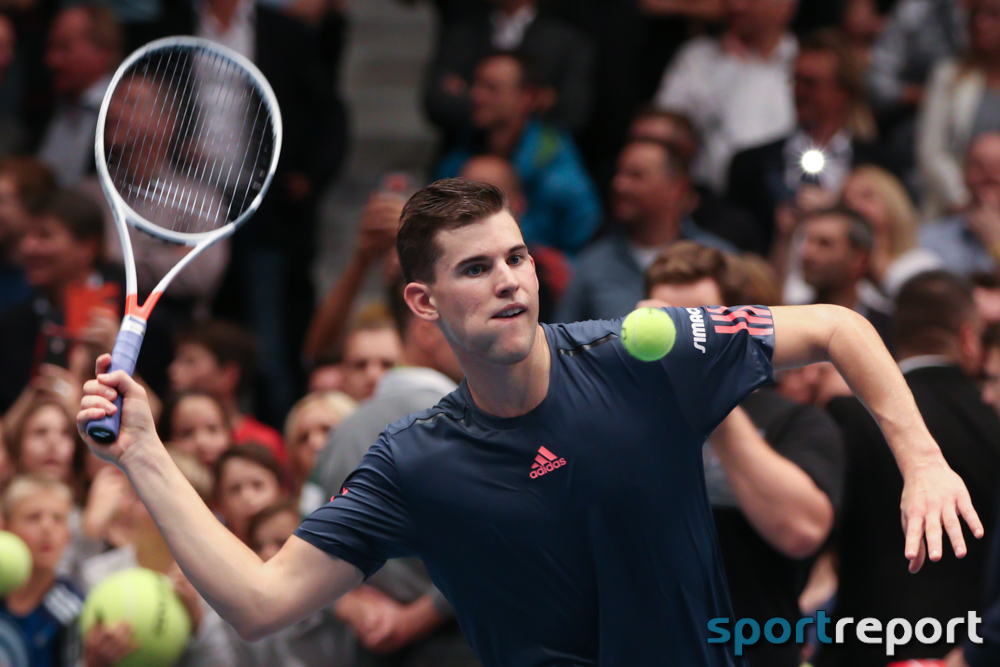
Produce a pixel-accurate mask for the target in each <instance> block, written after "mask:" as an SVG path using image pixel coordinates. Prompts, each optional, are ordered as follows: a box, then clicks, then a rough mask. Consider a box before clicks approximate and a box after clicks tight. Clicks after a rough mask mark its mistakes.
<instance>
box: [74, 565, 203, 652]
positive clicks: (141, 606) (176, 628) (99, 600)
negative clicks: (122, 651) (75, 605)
mask: <svg viewBox="0 0 1000 667" xmlns="http://www.w3.org/2000/svg"><path fill="white" fill-rule="evenodd" d="M98 621H100V622H101V623H103V624H105V625H115V624H117V623H119V622H122V621H124V622H125V623H128V624H129V626H130V627H131V628H132V643H133V644H135V645H136V646H137V647H138V648H137V649H136V650H135V651H133V652H132V653H129V654H128V655H127V656H125V657H124V658H123V659H122V660H121V661H119V662H118V663H117V665H116V667H172V666H173V665H174V663H176V662H177V660H178V659H179V658H180V657H181V654H182V653H184V649H185V648H186V647H187V644H188V640H189V639H190V638H191V618H190V616H188V613H187V610H186V609H185V608H184V605H183V604H182V603H181V601H180V598H178V597H177V594H176V593H175V592H174V585H173V583H171V581H170V579H168V578H167V577H166V576H164V575H162V574H160V573H158V572H153V571H152V570H146V569H143V568H135V569H133V570H125V571H124V572H119V573H117V574H114V575H111V576H110V577H108V578H107V579H105V580H104V581H102V582H101V583H100V584H98V586H97V587H96V588H94V590H93V591H91V592H90V595H88V596H87V599H86V601H85V602H84V603H83V610H82V611H81V612H80V628H81V629H82V630H83V634H84V636H86V635H87V634H88V633H89V632H90V629H91V628H93V627H94V625H95V624H96V623H97V622H98Z"/></svg>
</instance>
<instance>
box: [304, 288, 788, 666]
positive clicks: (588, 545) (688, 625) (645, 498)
mask: <svg viewBox="0 0 1000 667" xmlns="http://www.w3.org/2000/svg"><path fill="white" fill-rule="evenodd" d="M666 310H667V312H668V313H669V314H670V316H671V317H672V318H673V320H674V323H675V324H676V326H677V341H676V343H675V345H674V348H673V350H672V351H671V353H670V354H668V355H667V356H666V357H664V358H663V359H662V360H661V361H658V362H652V363H646V362H642V361H639V360H637V359H634V358H633V357H631V356H630V355H629V354H628V353H627V352H626V351H625V349H624V348H623V347H622V343H621V340H620V337H619V336H620V333H621V320H614V321H590V322H579V323H576V324H566V325H562V324H560V325H543V328H544V331H545V337H546V340H547V342H548V345H549V349H550V350H551V352H552V370H551V377H550V381H549V389H548V393H547V395H546V397H545V399H544V400H543V401H542V402H541V403H540V404H539V405H538V406H537V407H536V408H535V409H534V410H532V411H531V412H529V413H527V414H525V415H522V416H519V417H514V418H510V419H506V418H500V417H495V416H492V415H489V414H486V413H484V412H483V411H482V410H480V409H478V408H477V407H476V405H475V403H474V402H473V400H472V397H471V395H470V393H469V389H468V387H467V386H466V385H465V383H464V382H463V384H462V385H461V386H460V387H459V388H458V389H457V390H456V391H455V392H453V393H451V394H449V395H448V396H446V397H444V398H443V399H442V400H441V402H440V403H439V404H438V405H436V406H435V407H433V408H431V409H430V410H426V411H424V412H421V413H417V414H413V415H409V416H408V417H407V418H406V419H403V420H401V421H398V422H396V423H394V424H392V425H390V426H389V427H388V428H387V429H386V430H385V432H383V433H382V435H381V436H380V437H379V439H378V441H377V442H376V443H375V444H374V445H373V446H372V447H371V449H370V450H369V451H368V453H367V454H366V455H365V457H364V459H363V460H362V462H361V464H360V466H359V467H358V468H357V470H355V471H354V472H353V473H352V474H351V476H350V477H349V478H348V479H347V481H346V482H345V484H344V489H343V491H342V492H341V494H340V495H337V496H335V497H334V498H333V499H332V500H331V501H330V502H329V503H328V504H327V505H326V506H324V507H322V508H320V509H319V510H317V511H316V512H315V513H313V514H312V515H311V516H310V517H308V518H307V519H306V520H305V521H304V522H303V523H302V525H301V526H300V527H299V529H298V530H297V531H296V533H295V534H296V535H298V536H299V537H300V538H302V539H304V540H306V541H307V542H309V543H310V544H313V545H314V546H316V547H318V548H320V549H322V550H324V551H326V552H328V553H330V554H331V555H333V556H336V557H338V558H341V559H343V560H346V561H348V562H349V563H352V564H354V565H355V566H357V567H358V568H359V569H360V570H361V571H362V572H363V573H364V574H365V576H366V577H367V576H370V575H371V574H372V573H374V572H375V571H376V570H378V569H379V567H381V566H382V564H383V563H384V562H385V561H386V559H389V558H395V557H401V556H417V557H419V558H422V559H423V561H424V563H425V565H426V566H427V570H428V572H429V573H430V575H431V578H432V579H433V581H434V583H435V584H436V585H437V587H438V588H439V589H440V590H441V591H442V592H443V593H444V594H445V596H447V598H448V599H449V600H450V601H451V603H452V604H453V605H454V607H455V613H456V615H457V617H458V621H459V623H460V625H461V627H462V630H463V632H464V633H465V636H466V637H467V638H468V640H469V642H470V643H471V644H472V647H473V649H474V650H475V651H476V653H477V654H478V655H479V657H480V659H481V660H482V662H483V663H484V664H485V665H487V666H488V667H500V666H503V667H542V666H547V667H556V666H558V667H570V666H573V667H575V666H583V665H602V666H614V665H626V666H628V667H645V666H650V667H652V666H654V665H655V666H657V667H661V666H662V665H665V664H671V665H683V666H684V667H694V666H698V665H712V666H716V665H735V664H744V663H743V662H742V659H738V658H736V657H735V656H734V655H733V652H732V646H731V645H728V644H725V645H723V644H708V642H707V623H708V620H709V619H710V618H713V617H717V616H722V617H732V613H731V609H730V604H729V595H728V593H727V590H726V581H725V574H724V571H723V565H722V560H721V556H720V553H719V547H718V543H717V540H716V536H715V529H714V524H713V521H712V511H711V507H710V505H709V501H708V494H707V492H706V488H705V475H704V470H703V468H702V452H701V445H702V444H703V443H704V441H705V438H706V437H707V436H708V434H709V433H711V431H712V430H713V429H714V428H715V426H716V425H717V424H718V423H719V422H720V421H721V420H722V419H723V418H724V417H725V416H726V415H727V414H728V413H729V411H730V410H732V408H733V407H734V406H736V405H737V403H739V402H740V400H741V399H742V398H743V397H745V396H746V395H747V394H749V393H750V392H751V391H753V390H754V389H756V388H757V387H759V386H760V385H762V384H765V383H767V382H769V381H771V379H772V373H773V372H772V367H771V356H772V353H773V349H774V329H773V324H772V321H771V313H770V311H769V310H768V309H766V308H763V307H758V306H753V307H747V306H744V307H740V308H731V309H725V308H690V309H681V308H668V309H666Z"/></svg>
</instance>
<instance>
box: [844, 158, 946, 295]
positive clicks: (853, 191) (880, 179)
mask: <svg viewBox="0 0 1000 667" xmlns="http://www.w3.org/2000/svg"><path fill="white" fill-rule="evenodd" d="M841 196H842V199H843V203H844V206H846V207H847V208H849V209H851V210H852V211H854V212H855V213H857V214H858V215H860V216H861V217H863V218H864V219H865V220H867V221H868V222H869V223H870V224H871V226H872V233H873V235H874V245H873V246H872V256H871V263H870V266H869V271H868V278H869V279H870V280H871V281H872V283H874V284H875V286H876V287H878V288H879V290H880V291H881V292H882V293H883V294H885V295H886V296H888V297H889V298H890V299H892V298H895V297H896V293H897V292H899V288H900V287H902V285H903V283H905V282H906V281H907V280H909V279H910V278H912V277H913V276H915V275H917V274H918V273H920V272H922V271H928V270H930V269H936V268H938V267H939V266H941V260H940V259H938V257H937V255H935V254H934V253H932V252H930V251H929V250H926V249H924V248H919V247H917V222H918V218H917V210H916V209H915V208H914V206H913V202H912V201H910V195H909V194H907V192H906V189H905V188H904V187H903V184H902V183H900V182H899V180H898V179H897V178H896V177H895V176H893V175H892V174H890V173H889V172H888V171H886V170H885V169H882V168H881V167H876V166H874V165H867V166H863V167H858V168H857V169H855V170H854V171H852V172H851V173H850V175H849V176H848V177H847V181H846V182H845V183H844V189H843V192H842V195H841Z"/></svg>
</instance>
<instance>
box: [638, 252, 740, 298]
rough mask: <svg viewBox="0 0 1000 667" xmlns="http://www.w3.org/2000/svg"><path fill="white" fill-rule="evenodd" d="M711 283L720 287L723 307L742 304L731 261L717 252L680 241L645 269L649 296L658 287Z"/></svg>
mask: <svg viewBox="0 0 1000 667" xmlns="http://www.w3.org/2000/svg"><path fill="white" fill-rule="evenodd" d="M706 278H708V279H710V280H712V281H714V282H715V284H716V285H718V287H719V292H720V294H721V295H722V300H723V301H724V302H725V303H723V304H720V305H724V306H733V305H736V304H738V303H739V297H740V292H739V289H738V285H737V284H736V280H734V271H733V266H732V259H731V258H730V257H729V256H727V255H726V254H725V253H723V252H722V251H721V250H718V249H717V248H710V247H708V246H703V245H701V244H699V243H695V242H694V241H678V242H677V243H673V244H671V245H670V246H669V247H668V248H667V249H666V250H664V251H663V252H661V253H660V254H659V255H658V256H657V258H656V259H655V260H654V261H653V263H652V264H651V265H650V266H649V268H648V269H646V294H647V295H648V294H649V293H650V292H651V291H652V290H653V288H654V287H656V286H657V285H690V284H692V283H696V282H699V281H701V280H704V279H706Z"/></svg>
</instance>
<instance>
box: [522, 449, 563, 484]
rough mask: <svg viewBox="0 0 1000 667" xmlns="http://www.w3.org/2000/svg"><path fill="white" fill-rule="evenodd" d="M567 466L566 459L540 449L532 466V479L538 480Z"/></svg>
mask: <svg viewBox="0 0 1000 667" xmlns="http://www.w3.org/2000/svg"><path fill="white" fill-rule="evenodd" d="M564 465H566V459H561V458H558V457H556V455H555V454H553V453H552V452H550V451H549V450H547V449H546V448H545V447H539V448H538V453H537V454H535V462H534V463H532V464H531V474H530V475H529V476H530V477H531V479H538V478H539V477H541V476H542V475H545V474H547V473H550V472H552V471H553V470H555V469H556V468H562V467H563V466H564Z"/></svg>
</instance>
